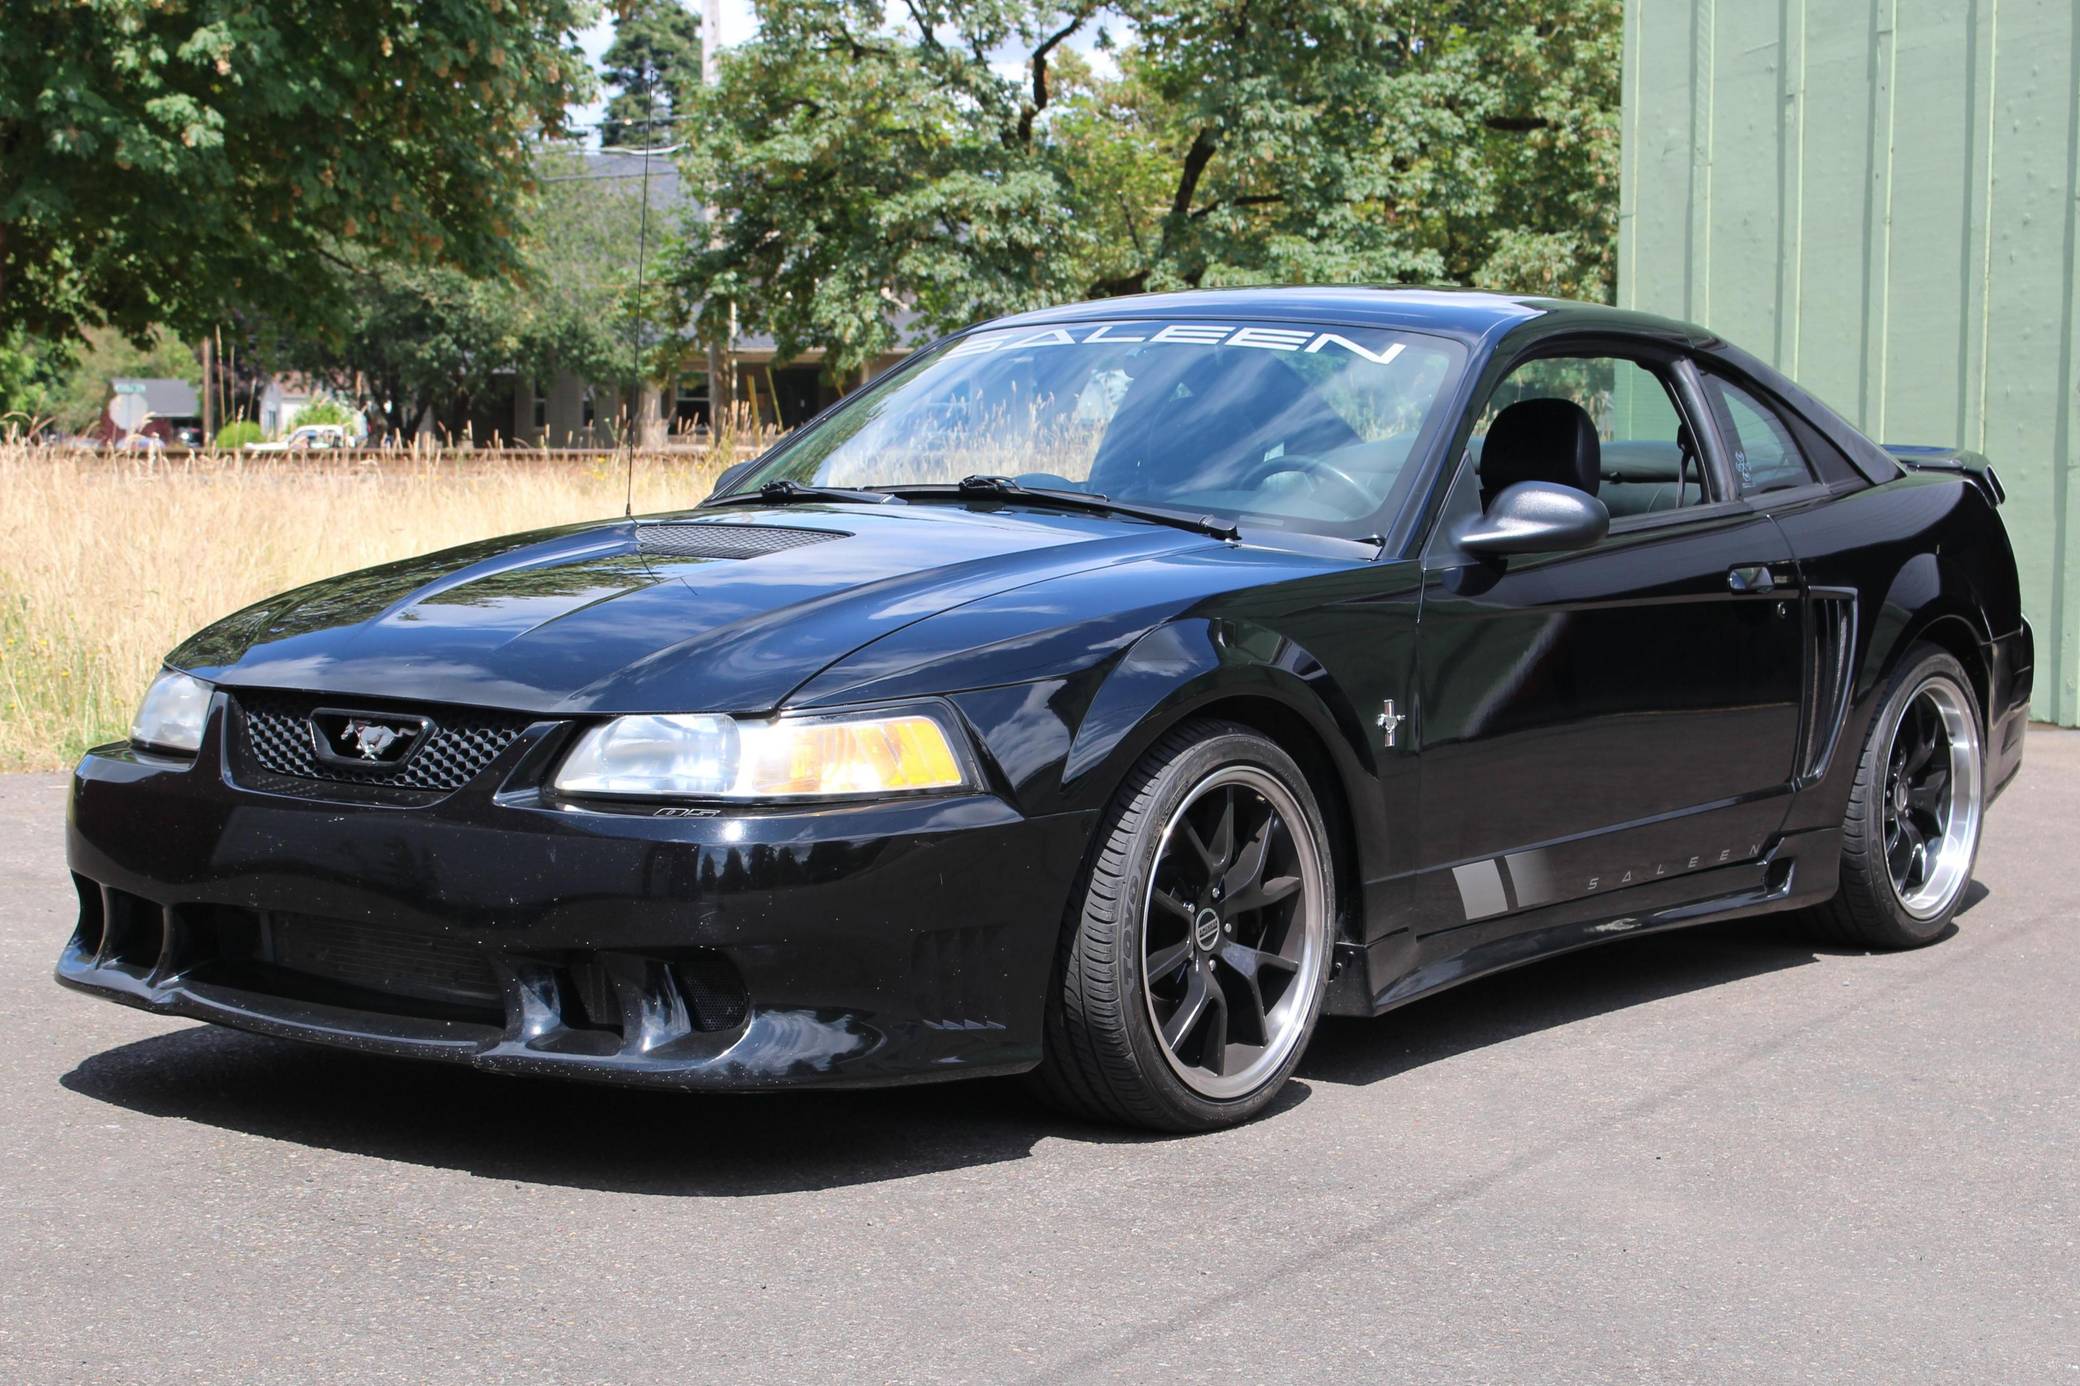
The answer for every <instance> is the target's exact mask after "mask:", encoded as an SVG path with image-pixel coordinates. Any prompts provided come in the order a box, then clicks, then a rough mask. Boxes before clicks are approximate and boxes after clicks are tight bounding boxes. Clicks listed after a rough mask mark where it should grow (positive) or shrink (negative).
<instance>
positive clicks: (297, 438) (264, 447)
mask: <svg viewBox="0 0 2080 1386" xmlns="http://www.w3.org/2000/svg"><path fill="white" fill-rule="evenodd" d="M353 445H354V435H353V432H352V431H351V430H350V429H348V427H347V426H346V425H345V424H302V425H300V426H298V427H297V428H295V429H293V430H291V431H290V433H289V436H288V437H286V438H277V439H276V440H274V441H273V442H271V443H247V444H246V447H245V450H246V451H247V452H313V451H318V450H321V449H325V448H347V447H352V446H353Z"/></svg>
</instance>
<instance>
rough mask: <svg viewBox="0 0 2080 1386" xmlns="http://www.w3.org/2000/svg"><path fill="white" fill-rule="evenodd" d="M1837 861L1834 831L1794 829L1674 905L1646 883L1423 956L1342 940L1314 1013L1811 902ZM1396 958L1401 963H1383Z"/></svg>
mask: <svg viewBox="0 0 2080 1386" xmlns="http://www.w3.org/2000/svg"><path fill="white" fill-rule="evenodd" d="M1840 861H1841V833H1840V831H1839V830H1836V829H1825V830H1820V831H1815V832H1808V833H1797V834H1793V835H1790V836H1787V837H1785V838H1783V839H1781V840H1780V841H1778V842H1777V843H1776V844H1774V845H1773V846H1772V847H1771V848H1770V850H1769V851H1768V852H1766V853H1765V854H1764V855H1763V856H1762V857H1761V858H1759V859H1758V860H1755V861H1751V862H1743V863H1741V864H1739V865H1736V866H1726V867H1721V868H1719V869H1717V870H1715V871H1712V872H1709V873H1702V874H1700V875H1698V876H1693V877H1690V878H1688V881H1687V884H1688V885H1689V886H1690V887H1692V888H1693V889H1694V888H1695V887H1696V886H1698V885H1702V884H1706V883H1707V882H1710V883H1711V884H1713V885H1714V886H1716V887H1717V888H1716V889H1715V890H1714V891H1713V893H1711V894H1708V895H1706V896H1705V897H1703V898H1696V897H1695V896H1692V898H1689V899H1686V900H1682V901H1679V902H1673V903H1671V902H1668V901H1667V900H1666V897H1665V896H1664V897H1663V898H1662V899H1660V900H1656V899H1654V898H1652V897H1654V896H1655V895H1658V894H1662V892H1661V890H1659V889H1657V886H1656V885H1655V884H1654V883H1648V884H1646V885H1642V886H1639V887H1635V888H1634V889H1632V890H1628V891H1624V892H1620V893H1618V894H1614V895H1611V896H1609V897H1607V898H1598V899H1582V900H1575V901H1570V902H1568V903H1567V904H1564V905H1558V906H1554V907H1552V908H1549V909H1544V910H1538V911H1535V912H1531V913H1527V914H1526V915H1524V916H1522V917H1521V918H1520V920H1519V923H1520V924H1521V927H1519V928H1517V929H1515V930H1513V931H1511V932H1509V933H1507V934H1505V935H1503V936H1502V937H1499V938H1497V937H1491V938H1489V939H1487V940H1484V941H1482V942H1480V943H1476V944H1474V945H1472V946H1470V947H1467V948H1463V949H1460V950H1458V951H1455V952H1451V953H1447V954H1444V955H1442V956H1438V957H1433V958H1429V959H1422V958H1420V956H1418V957H1414V958H1411V957H1409V956H1408V953H1409V952H1411V951H1414V950H1408V949H1406V946H1405V944H1404V945H1403V948H1402V949H1397V950H1394V951H1395V952H1398V953H1400V957H1399V958H1391V957H1383V956H1376V954H1377V953H1380V952H1385V951H1386V950H1382V949H1379V948H1378V947H1377V946H1375V948H1374V949H1373V950H1368V949H1367V948H1366V947H1364V946H1362V945H1359V944H1354V943H1341V944H1338V945H1337V947H1336V963H1335V971H1334V972H1333V973H1332V974H1331V979H1330V983H1329V994H1328V996H1327V997H1326V998H1325V1000H1324V1004H1323V1013H1324V1014H1326V1015H1342V1016H1367V1015H1383V1014H1385V1013H1386V1012H1387V1011H1390V1010H1393V1009H1395V1008H1396V1007H1398V1006H1402V1005H1405V1004H1406V1003H1408V1002H1410V1001H1414V1000H1416V999H1418V998H1420V997H1424V996H1430V995H1434V994H1435V993H1437V992H1440V991H1443V990H1445V989H1446V988H1448V987H1454V986H1457V985H1459V984H1460V983H1461V982H1470V981H1473V980H1474V979H1476V978H1479V977H1486V976H1491V975H1493V974H1494V973H1497V972H1506V971H1508V970H1509V969H1510V968H1513V967H1522V966H1523V965H1525V964H1526V963H1533V962H1538V961H1541V960H1542V959H1545V958H1551V957H1556V956H1558V955H1559V954H1562V953H1571V952H1573V951H1575V950H1576V949H1578V948H1591V947H1594V946H1595V945H1597V944H1599V943H1610V942H1612V941H1614V940H1616V939H1621V938H1632V937H1636V936H1637V935H1640V934H1651V933H1663V932H1666V931H1667V930H1670V929H1683V928H1688V927H1690V926H1692V925H1695V924H1710V923H1715V922H1717V921H1719V920H1723V919H1737V918H1741V917H1743V916H1748V915H1762V914H1775V913H1778V912H1780V911H1783V910H1792V909H1799V908H1802V907H1804V906H1806V905H1811V904H1817V903H1818V902H1820V901H1822V900H1825V899H1827V898H1828V897H1830V896H1832V895H1833V894H1834V892H1835V887H1836V882H1837V879H1838V874H1839V868H1840ZM1671 884H1673V883H1671ZM1686 893H1687V892H1686ZM1628 897H1629V898H1628ZM1628 906H1629V907H1630V908H1628ZM1540 916H1544V919H1543V921H1541V920H1540V918H1539V917H1540ZM1556 916H1561V917H1557V918H1556ZM1405 937H1406V936H1405V935H1404V936H1403V938H1405ZM1439 941H1442V940H1441V939H1440V940H1439ZM1397 961H1398V962H1401V963H1402V964H1403V966H1402V967H1401V968H1399V969H1394V970H1389V969H1393V965H1394V963H1395V962H1397ZM1382 964H1385V967H1382Z"/></svg>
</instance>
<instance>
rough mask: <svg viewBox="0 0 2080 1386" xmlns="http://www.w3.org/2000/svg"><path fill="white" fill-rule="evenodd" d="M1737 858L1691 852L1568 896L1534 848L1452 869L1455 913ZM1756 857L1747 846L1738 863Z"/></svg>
mask: <svg viewBox="0 0 2080 1386" xmlns="http://www.w3.org/2000/svg"><path fill="white" fill-rule="evenodd" d="M1739 853H1742V849H1741V848H1739V847H1722V848H1720V849H1719V850H1718V851H1716V852H1696V853H1693V854H1691V855H1690V856H1686V857H1678V858H1676V859H1675V860H1673V861H1661V862H1654V863H1652V864H1651V865H1647V866H1630V867H1625V868H1622V869H1618V870H1609V871H1602V872H1599V873H1598V874H1596V875H1594V876H1589V877H1586V878H1577V880H1579V882H1580V886H1579V889H1578V890H1574V891H1572V892H1570V890H1569V888H1568V887H1567V886H1566V885H1565V884H1564V883H1563V882H1562V881H1561V880H1560V879H1559V878H1558V877H1557V876H1556V875H1555V874H1554V872H1553V863H1552V856H1551V853H1549V852H1548V851H1547V850H1546V849H1544V848H1534V849H1532V850H1530V851H1528V852H1511V853H1510V854H1508V855H1507V856H1501V857H1484V858H1482V859H1481V860H1479V861H1469V862H1464V863H1462V864H1460V865H1458V866H1455V867H1453V868H1452V882H1453V884H1455V885H1456V886H1458V888H1459V908H1460V909H1461V910H1462V911H1463V912H1464V913H1465V915H1466V918H1467V919H1468V920H1469V921H1472V920H1475V919H1486V918H1488V917H1489V916H1490V915H1497V914H1505V913H1507V912H1509V911H1510V910H1528V909H1536V908H1538V907H1539V906H1540V905H1550V904H1556V903H1558V902H1559V901H1560V900H1562V899H1565V898H1567V897H1568V896H1569V894H1570V893H1573V894H1578V895H1596V894H1601V893H1603V892H1607V891H1611V890H1616V889H1617V888H1619V887H1620V886H1630V885H1642V884H1644V883H1646V882H1647V881H1651V880H1655V879H1657V878H1659V877H1662V876H1679V875H1682V874H1683V873H1684V872H1686V871H1697V870H1701V869H1704V868H1708V867H1714V866H1728V865H1731V864H1732V863H1733V862H1734V861H1735V860H1736V854H1739ZM1761 855H1762V844H1761V843H1759V842H1751V843H1749V844H1748V846H1747V848H1746V850H1745V854H1744V855H1741V856H1740V857H1739V859H1740V860H1749V859H1752V858H1755V857H1759V856H1761ZM1628 927H1629V926H1628Z"/></svg>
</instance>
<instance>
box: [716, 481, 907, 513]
mask: <svg viewBox="0 0 2080 1386" xmlns="http://www.w3.org/2000/svg"><path fill="white" fill-rule="evenodd" d="M895 499H896V496H895V494H894V493H893V492H890V491H848V490H846V489H845V488H844V487H842V486H806V485H804V484H802V483H801V482H799V481H786V480H781V481H768V482H767V483H766V484H765V485H763V486H761V487H759V488H758V489H757V490H756V491H738V492H735V493H734V494H731V495H727V496H711V497H709V498H708V499H707V500H704V501H702V502H701V503H700V508H701V509H703V510H705V509H707V508H708V507H709V506H714V505H749V504H751V503H752V502H753V501H757V502H759V503H760V504H762V505H787V504H790V503H792V502H795V501H853V502H856V503H858V504H860V505H887V504H888V503H889V502H890V501H892V500H895Z"/></svg>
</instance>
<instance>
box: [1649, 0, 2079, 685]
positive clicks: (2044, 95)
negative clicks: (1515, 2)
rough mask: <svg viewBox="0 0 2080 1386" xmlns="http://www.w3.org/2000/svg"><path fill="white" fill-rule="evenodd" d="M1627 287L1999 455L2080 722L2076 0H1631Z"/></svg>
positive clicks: (1889, 433)
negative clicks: (2076, 468)
mask: <svg viewBox="0 0 2080 1386" xmlns="http://www.w3.org/2000/svg"><path fill="white" fill-rule="evenodd" d="M1621 198H1622V205H1621V208H1620V216H1619V233H1618V235H1619V241H1618V301H1619V302H1620V303H1621V304H1624V305H1625V306H1627V307H1638V308H1644V309H1647V310H1649V311H1654V312H1662V313H1667V314H1669V315H1671V316H1674V317H1682V318H1690V319H1693V320H1695V321H1698V322H1702V323H1705V324H1706V325H1708V326H1710V327H1712V328H1714V329H1716V330H1718V331H1720V332H1723V333H1724V334H1725V335H1726V336H1727V337H1729V338H1731V339H1733V340H1734V341H1737V342H1739V343H1740V344H1741V345H1743V346H1745V347H1747V348H1749V349H1750V350H1752V351H1755V352H1758V353H1759V354H1761V355H1764V356H1767V357H1769V358H1770V359H1771V360H1773V361H1774V362H1775V363H1776V364H1777V365H1778V366H1779V367H1781V368H1783V369H1784V370H1786V371H1788V372H1789V373H1790V374H1792V375H1793V376H1795V377H1797V378H1798V380H1799V381H1800V382H1801V383H1803V384H1804V385H1806V386H1807V387H1808V388H1809V389H1811V390H1813V391H1814V392H1815V393H1817V394H1819V395H1820V396H1821V397H1822V398H1824V399H1826V400H1827V401H1828V402H1829V403H1831V404H1833V405H1834V406H1835V407H1836V408H1837V409H1840V410H1841V411H1842V412H1843V413H1844V414H1847V415H1848V416H1849V417H1850V418H1852V419H1854V420H1856V421H1857V423H1858V424H1859V425H1860V426H1862V427H1863V428H1864V429H1865V430H1866V431H1867V432H1869V433H1871V434H1872V435H1874V436H1876V437H1878V438H1881V439H1883V440H1884V441H1886V442H1893V443H1941V444H1962V445H1964V446H1966V447H1970V448H1976V449H1978V450H1979V451H1981V452H1984V453H1985V454H1986V455H1987V456H1988V457H1990V458H1991V459H1993V462H1994V464H1995V465H1996V466H1997V467H1998V468H1999V469H2000V473H2001V479H2002V480H2003V481H2004V482H2006V483H2007V487H2008V493H2009V497H2010V499H2009V502H2008V505H2007V507H2006V509H2005V510H2004V512H2003V515H2004V518H2005V519H2006V520H2007V523H2008V530H2009V533H2010V534H2011V535H2012V536H2013V537H2014V540H2015V550H2016V556H2017V558H2018V559H2019V561H2020V562H2021V565H2022V576H2023V588H2024V593H2025V601H2026V604H2027V607H2028V610H2029V616H2030V620H2031V622H2032V624H2034V625H2035V627H2036V631H2037V656H2038V665H2037V695H2036V714H2037V715H2038V716H2039V717H2043V718H2048V719H2051V720H2055V721H2060V722H2065V723H2068V724H2080V553H2076V552H2075V549H2076V548H2080V487H2076V486H2075V485H2074V477H2073V469H2074V466H2075V464H2076V458H2075V456H2074V441H2075V435H2076V434H2080V337H2076V334H2080V302H2076V297H2080V293H2076V291H2080V284H2076V280H2075V275H2074V259H2075V250H2076V243H2075V242H2076V220H2080V18H2076V5H2075V3H2074V0H1962V2H1961V3H1960V2H1959V0H1950V2H1949V3H1943V2H1942V0H1629V4H1628V6H1627V10H1626V16H1625V146H1624V167H1623V182H1622V193H1621Z"/></svg>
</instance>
